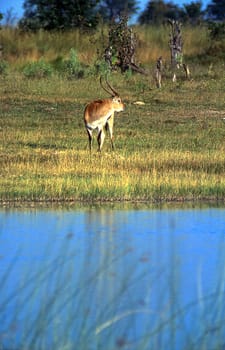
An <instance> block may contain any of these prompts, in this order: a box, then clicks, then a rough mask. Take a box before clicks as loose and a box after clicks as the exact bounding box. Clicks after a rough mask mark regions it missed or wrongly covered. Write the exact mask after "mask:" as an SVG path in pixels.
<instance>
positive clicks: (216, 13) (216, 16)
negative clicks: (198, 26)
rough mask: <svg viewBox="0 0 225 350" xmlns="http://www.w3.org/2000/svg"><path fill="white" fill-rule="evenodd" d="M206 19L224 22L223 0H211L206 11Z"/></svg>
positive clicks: (224, 0) (224, 1) (224, 5)
mask: <svg viewBox="0 0 225 350" xmlns="http://www.w3.org/2000/svg"><path fill="white" fill-rule="evenodd" d="M206 14H207V17H208V18H209V19H211V20H216V21H224V20H225V0H211V2H210V4H209V5H208V6H207V9H206Z"/></svg>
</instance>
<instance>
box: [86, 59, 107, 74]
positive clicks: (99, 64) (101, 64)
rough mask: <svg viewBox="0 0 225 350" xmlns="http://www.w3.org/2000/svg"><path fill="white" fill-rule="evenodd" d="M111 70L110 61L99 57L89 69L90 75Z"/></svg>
mask: <svg viewBox="0 0 225 350" xmlns="http://www.w3.org/2000/svg"><path fill="white" fill-rule="evenodd" d="M109 72H110V67H109V65H108V63H107V62H106V61H105V60H103V59H97V60H96V62H94V64H93V65H91V66H90V67H89V69H88V75H91V76H93V75H94V76H96V75H106V74H107V73H109Z"/></svg>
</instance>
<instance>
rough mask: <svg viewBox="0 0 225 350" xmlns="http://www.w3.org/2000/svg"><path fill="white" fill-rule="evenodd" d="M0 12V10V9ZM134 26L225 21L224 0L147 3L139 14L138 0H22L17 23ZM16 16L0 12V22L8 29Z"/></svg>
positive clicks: (43, 26) (47, 26)
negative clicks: (120, 21)
mask: <svg viewBox="0 0 225 350" xmlns="http://www.w3.org/2000/svg"><path fill="white" fill-rule="evenodd" d="M0 11H1V10H0ZM124 13H125V14H126V15H127V16H128V17H129V18H130V19H131V20H132V18H134V16H135V18H137V23H138V24H141V25H144V24H162V23H163V22H164V21H165V20H167V19H168V18H170V19H174V20H179V21H182V22H183V23H190V24H192V25H197V24H199V23H201V22H202V21H217V22H218V21H220V22H221V21H222V22H223V21H225V0H211V2H209V4H208V6H207V7H206V8H205V9H203V4H202V1H201V0H197V1H188V0H187V3H186V4H184V5H183V6H179V5H177V4H175V3H174V2H173V1H172V0H171V1H167V2H166V1H164V0H150V1H148V2H147V4H146V6H145V8H144V9H143V11H141V12H140V11H139V7H138V0H126V1H121V0H114V1H111V0H86V1H83V0H61V1H58V0H52V1H48V0H24V13H23V16H22V18H21V19H20V20H19V22H18V26H19V28H20V29H22V30H32V31H34V30H39V29H45V30H68V29H71V28H83V29H84V28H88V29H93V28H96V26H98V25H99V23H100V22H101V21H102V22H103V23H105V24H106V23H111V22H112V21H115V20H117V18H118V17H120V16H121V15H122V14H124ZM15 18H16V16H15V15H14V14H13V13H12V10H10V9H9V11H8V12H7V13H5V14H1V13H0V20H1V19H3V20H4V25H6V26H10V25H12V24H13V22H15Z"/></svg>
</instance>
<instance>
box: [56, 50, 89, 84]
mask: <svg viewBox="0 0 225 350" xmlns="http://www.w3.org/2000/svg"><path fill="white" fill-rule="evenodd" d="M61 69H62V71H63V72H65V73H66V74H67V75H68V77H69V78H82V77H83V76H84V69H83V67H82V64H81V63H80V60H79V58H78V55H77V52H76V50H75V49H71V50H70V56H69V59H68V60H65V61H62V62H61Z"/></svg>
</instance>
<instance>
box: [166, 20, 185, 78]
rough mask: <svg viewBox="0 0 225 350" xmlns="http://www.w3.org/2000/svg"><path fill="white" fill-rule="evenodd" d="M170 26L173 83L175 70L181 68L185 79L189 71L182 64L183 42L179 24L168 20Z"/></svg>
mask: <svg viewBox="0 0 225 350" xmlns="http://www.w3.org/2000/svg"><path fill="white" fill-rule="evenodd" d="M168 22H169V24H170V25H171V33H170V41H169V46H170V53H171V66H172V70H173V82H175V81H176V69H180V68H183V69H184V71H185V75H186V78H187V79H189V77H190V71H189V68H188V66H187V65H186V64H185V63H183V40H182V35H181V23H179V22H178V21H175V20H169V21H168Z"/></svg>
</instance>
